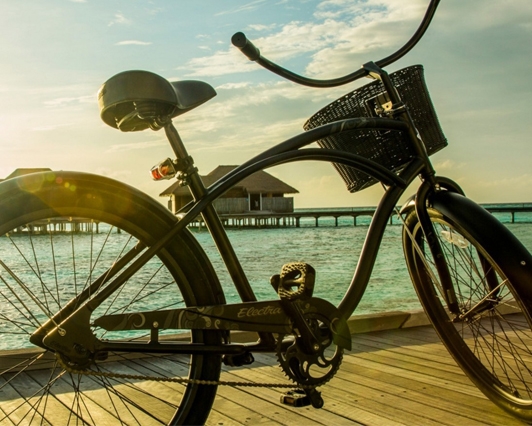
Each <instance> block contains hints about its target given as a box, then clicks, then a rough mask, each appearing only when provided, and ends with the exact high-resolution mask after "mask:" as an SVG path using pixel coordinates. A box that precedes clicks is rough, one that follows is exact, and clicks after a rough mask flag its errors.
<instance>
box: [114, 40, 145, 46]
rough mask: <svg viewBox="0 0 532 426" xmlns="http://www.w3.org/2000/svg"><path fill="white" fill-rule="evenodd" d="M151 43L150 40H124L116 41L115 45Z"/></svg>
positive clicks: (143, 44)
mask: <svg viewBox="0 0 532 426" xmlns="http://www.w3.org/2000/svg"><path fill="white" fill-rule="evenodd" d="M150 44H152V43H151V42H150V41H140V40H123V41H119V42H118V43H115V46H149V45H150Z"/></svg>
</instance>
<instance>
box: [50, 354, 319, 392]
mask: <svg viewBox="0 0 532 426" xmlns="http://www.w3.org/2000/svg"><path fill="white" fill-rule="evenodd" d="M56 358H57V360H58V363H59V365H60V366H61V367H62V368H63V369H64V370H65V371H67V372H68V373H71V374H83V375H85V376H95V377H105V378H111V379H129V380H152V381H155V382H170V383H179V384H192V385H210V386H233V387H259V388H260V387H262V388H283V389H289V388H291V389H293V388H294V387H298V388H300V389H313V388H315V386H310V385H299V384H297V383H292V384H288V383H254V382H234V381H227V380H199V379H188V378H183V377H179V378H172V377H157V376H146V375H142V374H120V373H109V372H105V371H101V372H97V371H94V370H79V369H76V368H73V367H71V366H69V365H68V364H67V363H65V362H64V361H63V359H61V357H60V356H57V357H56Z"/></svg>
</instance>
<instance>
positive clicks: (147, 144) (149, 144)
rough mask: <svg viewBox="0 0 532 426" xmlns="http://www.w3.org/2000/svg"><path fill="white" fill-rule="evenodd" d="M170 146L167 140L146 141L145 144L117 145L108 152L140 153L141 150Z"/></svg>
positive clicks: (112, 146)
mask: <svg viewBox="0 0 532 426" xmlns="http://www.w3.org/2000/svg"><path fill="white" fill-rule="evenodd" d="M165 145H168V142H167V141H166V140H165V139H158V140H155V141H145V142H135V143H125V144H115V145H111V147H110V148H109V149H108V150H107V151H106V152H108V153H111V152H126V151H138V150H141V149H150V148H154V147H157V146H165Z"/></svg>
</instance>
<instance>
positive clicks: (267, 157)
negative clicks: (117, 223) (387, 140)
mask: <svg viewBox="0 0 532 426" xmlns="http://www.w3.org/2000/svg"><path fill="white" fill-rule="evenodd" d="M437 4H438V0H433V1H432V2H431V4H430V6H429V8H428V9H427V12H426V14H425V17H424V19H423V22H422V23H421V25H420V27H419V28H418V30H417V32H416V33H415V34H414V36H413V37H412V38H411V39H410V40H409V42H408V43H407V44H406V45H405V46H403V48H401V49H400V50H399V51H398V52H396V53H395V54H393V55H391V56H390V57H388V58H385V59H384V60H381V61H378V62H377V63H372V62H370V63H367V64H365V65H364V66H363V67H362V69H361V70H359V71H357V72H355V73H353V74H352V75H350V76H346V78H344V79H341V80H342V82H335V84H334V85H338V84H345V83H346V82H348V81H353V80H355V79H357V78H360V77H362V76H371V77H372V78H374V79H379V80H381V81H382V83H383V85H384V88H385V90H386V92H387V94H388V96H389V99H390V101H391V103H392V111H394V118H381V117H375V118H353V119H347V120H342V121H338V122H333V123H330V124H326V125H323V126H320V127H318V128H315V129H312V130H309V131H307V132H305V133H302V134H299V135H297V136H295V137H293V138H290V139H288V140H286V141H285V142H282V143H280V144H278V145H276V146H274V147H272V148H270V149H268V150H266V151H264V152H263V153H261V154H259V155H257V156H255V157H254V158H252V159H251V160H249V161H247V162H246V163H244V164H242V165H241V166H239V167H237V168H236V169H234V170H233V171H232V172H231V173H229V174H228V175H226V176H225V177H223V178H222V179H220V180H219V181H218V182H216V183H214V184H213V185H212V186H211V187H209V188H205V186H204V185H203V183H202V181H201V178H200V176H199V174H198V171H197V169H196V168H195V167H194V164H193V160H192V158H191V157H190V156H189V155H188V152H187V150H186V148H185V145H184V143H183V141H182V140H181V138H180V136H179V134H178V132H177V130H176V129H175V127H174V126H173V124H172V121H171V118H170V117H166V118H163V117H157V118H156V122H154V123H153V126H154V127H153V128H161V127H164V129H165V133H166V136H167V138H168V140H169V142H170V145H171V147H172V149H173V151H174V153H175V155H176V157H177V161H176V165H177V171H179V172H180V179H181V180H182V181H183V182H184V183H185V184H187V185H188V187H189V189H190V192H191V194H192V196H193V200H194V201H193V202H191V203H189V205H187V206H185V207H184V208H183V209H181V210H180V211H179V212H178V215H179V217H180V220H179V221H178V222H177V223H176V224H175V226H174V227H173V229H171V230H170V232H168V233H167V234H166V235H165V237H163V238H162V239H161V240H159V241H158V242H156V243H155V244H154V245H152V246H151V247H149V248H146V249H145V250H143V251H142V253H141V254H140V255H139V254H138V252H139V251H140V250H135V251H132V252H131V253H128V254H126V256H125V258H126V259H128V260H132V263H131V264H130V265H129V266H127V267H126V268H125V269H124V270H120V267H121V266H122V264H117V265H114V266H113V267H111V268H110V270H108V271H107V272H106V273H105V274H103V275H102V276H101V277H100V278H99V279H98V280H96V281H95V283H94V284H93V286H94V285H98V288H100V287H101V288H102V290H101V291H100V292H99V294H98V295H97V296H95V297H93V298H91V299H90V300H87V299H88V297H87V295H84V294H82V295H80V296H79V297H78V298H76V299H75V300H73V303H71V304H68V305H67V306H66V307H65V308H63V309H62V310H61V311H59V312H58V313H57V314H56V315H54V317H53V318H52V319H50V320H49V321H48V322H47V323H46V324H45V325H43V326H42V327H41V328H40V329H39V330H37V331H36V332H35V333H34V335H33V336H32V342H33V343H34V344H36V345H39V346H42V347H46V346H49V347H50V345H51V344H52V342H53V341H55V340H56V339H57V340H59V339H58V335H59V334H60V332H61V327H59V326H58V324H59V323H61V326H62V327H71V328H74V327H76V328H77V329H78V330H79V329H80V328H81V329H83V330H84V331H85V332H86V333H85V334H86V335H87V338H86V341H85V342H84V346H85V347H86V348H88V349H89V350H91V351H96V350H113V349H114V350H126V351H135V350H136V349H135V348H134V346H135V345H131V344H129V345H127V344H122V343H117V344H113V345H111V346H109V344H103V343H102V342H100V341H98V340H97V339H96V338H95V337H94V336H93V335H92V333H90V329H89V321H88V320H87V318H90V313H91V312H93V311H94V310H95V309H96V308H97V307H98V306H99V305H100V304H101V303H102V302H103V301H104V300H105V299H106V298H108V297H110V296H111V295H112V294H113V293H114V292H115V291H117V290H118V289H119V288H120V287H121V286H122V285H123V284H124V283H125V282H126V281H127V280H128V279H129V278H130V277H132V276H133V275H134V274H135V273H136V272H137V271H138V270H139V269H140V268H141V267H142V266H143V265H144V264H145V263H146V262H147V261H148V260H149V259H151V258H152V257H153V256H155V255H156V254H157V253H158V252H159V251H160V250H163V249H164V247H165V245H166V244H168V243H169V242H170V241H172V239H173V238H174V237H175V236H177V235H178V233H179V232H182V231H183V230H184V229H185V228H186V226H187V225H189V224H190V223H191V222H192V221H193V220H195V218H196V217H197V216H198V215H202V217H203V220H204V221H205V224H206V226H207V228H208V229H209V232H210V234H211V235H212V238H213V240H214V242H215V245H216V246H217V248H218V250H219V252H220V254H221V257H222V259H223V262H224V264H225V266H226V267H227V270H228V272H229V274H230V276H231V279H232V281H233V283H234V286H235V288H236V290H237V291H238V294H239V296H240V298H241V300H242V302H243V303H261V302H257V299H256V296H255V294H254V292H253V289H252V288H251V286H250V284H249V280H248V279H247V276H246V274H245V273H244V270H243V268H242V266H241V264H240V261H239V259H238V257H237V255H236V253H235V251H234V249H233V247H232V245H231V243H230V241H229V238H228V236H227V234H226V232H225V230H224V228H223V225H222V223H221V220H220V218H219V216H218V214H217V213H216V211H215V209H214V207H213V201H214V200H216V199H217V198H218V197H220V196H221V195H223V194H224V193H225V192H226V191H228V190H229V189H230V188H231V187H232V186H234V185H235V184H237V183H238V182H239V181H241V180H242V179H244V178H246V177H248V176H250V175H251V174H253V173H255V172H257V171H260V170H263V169H266V168H269V167H273V166H277V165H281V164H287V163H291V162H297V161H309V160H313V161H327V162H331V163H337V164H342V165H345V166H350V167H353V168H356V169H358V170H360V171H362V172H364V173H366V174H368V175H370V176H371V177H373V178H374V179H376V180H377V181H380V182H381V183H382V184H383V185H384V186H385V187H386V191H385V194H384V196H383V197H382V199H381V201H380V203H379V205H378V207H377V210H376V212H375V214H374V216H373V219H372V221H371V225H370V227H369V229H368V233H367V235H366V240H365V243H364V246H363V248H362V252H361V256H360V258H359V261H358V264H357V268H356V270H355V273H354V276H353V279H352V281H351V283H350V285H349V287H348V289H347V292H346V294H345V295H344V297H343V299H342V301H341V302H340V304H339V306H338V307H337V308H334V309H335V314H334V315H335V316H337V317H339V318H341V319H342V321H343V322H344V323H345V321H346V320H347V318H349V317H350V316H351V315H352V313H353V312H354V310H355V309H356V307H357V305H358V303H359V301H360V299H361V298H362V295H363V294H364V291H365V289H366V286H367V284H368V282H369V279H370V276H371V273H372V270H373V266H374V263H375V260H376V256H377V253H378V250H379V247H380V243H381V240H382V237H383V235H384V230H385V228H386V226H387V223H388V219H389V217H390V216H391V215H392V213H393V210H394V208H396V206H397V203H398V201H399V199H400V197H401V196H402V195H403V193H404V191H405V189H406V188H407V186H408V185H409V184H410V183H411V182H412V181H413V180H414V179H415V178H416V177H417V176H418V175H421V177H422V179H423V180H424V182H425V184H426V185H425V187H427V185H428V188H436V187H437V186H438V182H437V180H436V178H435V172H434V169H433V167H432V164H431V162H430V159H429V157H428V154H427V152H426V150H425V147H424V144H423V141H421V140H420V139H419V136H418V132H417V130H416V128H415V125H414V123H413V121H412V118H411V117H410V115H409V113H408V110H407V108H406V107H405V105H404V104H403V103H402V101H401V99H400V96H399V94H398V93H397V91H396V89H395V87H394V85H393V83H392V81H391V80H390V77H389V76H388V74H387V73H386V72H385V71H384V70H382V69H381V68H380V65H387V64H389V63H391V62H394V61H395V60H397V59H398V58H400V57H401V56H403V55H404V54H406V53H407V52H408V51H409V50H410V49H411V48H412V47H413V46H414V45H415V44H416V43H417V41H419V39H420V38H421V36H422V35H423V33H424V32H425V30H426V28H427V27H428V25H429V23H430V20H431V19H432V16H433V15H434V12H435V9H436V7H437ZM242 36H243V35H242ZM243 37H244V40H245V36H243ZM245 41H246V44H245V45H244V46H243V47H241V46H239V47H241V49H242V50H243V51H244V53H246V49H247V50H249V49H250V46H251V47H252V48H253V49H256V48H254V46H253V45H252V44H250V43H249V42H248V41H247V40H245ZM253 49H251V50H252V53H253V54H255V53H258V50H257V52H253ZM248 53H249V52H248ZM248 56H249V55H248ZM252 59H253V60H257V61H259V63H261V64H262V65H263V66H265V65H264V64H263V63H262V62H261V61H262V60H263V58H262V57H261V56H260V54H259V56H258V57H257V58H252ZM268 67H269V69H270V68H274V69H275V70H277V71H279V70H280V69H281V70H283V69H282V68H280V67H278V66H276V65H275V64H272V63H268ZM274 69H272V70H274ZM275 70H274V72H277V71H275ZM285 71H286V70H285ZM280 74H281V75H283V76H285V77H286V75H284V74H283V73H280ZM290 79H292V80H294V81H297V82H299V83H302V84H307V85H316V84H315V82H314V81H312V82H310V83H311V84H308V83H309V82H308V81H304V82H302V81H301V79H300V77H298V76H296V75H293V74H290ZM336 83H338V84H336ZM324 87H328V86H324ZM130 115H131V114H130ZM362 129H375V130H390V131H399V132H403V133H405V134H406V138H407V139H408V140H409V141H410V142H411V144H412V147H413V149H414V153H415V157H414V158H413V159H412V160H411V161H410V162H409V163H408V164H407V165H406V166H405V167H404V169H403V170H402V171H401V172H400V173H399V174H396V173H394V172H392V171H390V170H388V169H387V168H385V167H384V166H382V165H380V164H378V163H376V162H373V161H371V160H368V159H367V158H364V157H362V156H359V155H354V154H350V153H346V152H338V151H336V150H330V149H323V148H319V149H316V148H308V145H310V144H311V143H313V142H316V141H318V140H319V139H321V138H324V137H327V136H330V135H333V134H337V133H340V132H346V131H356V130H362ZM448 186H450V187H453V186H454V184H451V185H448ZM430 192H431V191H430V189H428V190H425V191H424V192H423V193H422V195H421V197H418V199H417V203H418V205H424V204H423V203H424V202H425V200H426V197H427V196H428V194H429V193H430ZM426 227H427V232H430V227H431V225H430V221H429V222H428V223H427V224H426ZM424 228H425V226H424ZM432 249H433V251H434V252H435V253H437V252H438V247H432ZM126 263H127V262H124V263H123V264H126ZM118 271H120V274H118ZM102 286H104V287H102ZM84 298H85V299H84ZM222 299H223V296H221V298H220V300H219V301H218V302H219V303H220V304H225V300H222ZM79 302H86V303H85V304H84V305H83V306H82V307H81V308H79V309H77V310H76V306H80V304H79ZM225 306H226V307H227V309H228V311H227V313H226V315H228V319H233V318H232V317H231V315H234V312H235V310H234V309H233V310H232V311H231V306H232V305H225ZM234 306H237V307H239V306H240V305H234ZM331 306H332V305H331ZM286 308H287V306H285V310H286ZM194 309H195V308H194V307H189V308H187V310H188V311H189V312H192V311H194V312H195V313H196V314H199V310H194ZM198 309H199V308H198ZM174 314H175V312H174ZM289 316H290V315H289ZM65 318H67V319H66V320H65V321H63V319H65ZM97 321H98V320H97ZM99 321H100V323H99V325H102V323H104V322H106V321H107V322H108V323H113V318H110V317H107V318H104V319H101V320H99ZM345 324H346V323H345ZM174 325H176V324H174ZM262 325H263V326H264V327H263V328H264V330H261V329H260V327H259V326H257V324H255V325H252V326H248V328H249V329H250V330H251V331H258V332H259V335H260V337H261V342H262V343H263V344H262V345H261V344H260V343H259V348H262V349H263V350H271V348H272V345H273V344H274V339H273V337H272V336H271V334H269V333H272V332H278V333H283V332H284V329H283V328H282V327H280V328H278V329H275V327H274V328H273V329H271V328H270V329H268V327H266V326H265V320H263V323H262ZM111 326H112V325H111ZM345 327H346V326H345ZM177 328H179V327H177ZM228 329H231V328H230V327H229V328H228ZM241 329H245V328H241ZM72 331H74V330H72ZM261 331H264V332H261ZM68 334H69V335H75V333H74V332H69V333H68ZM340 334H341V333H340ZM343 337H345V339H346V340H347V337H346V336H345V335H344V336H343ZM64 340H65V339H63V341H64ZM153 340H154V341H157V338H156V336H154V339H153ZM116 345H118V346H116ZM155 346H156V345H155ZM155 346H154V348H153V350H155V351H158V350H159V349H160V348H158V347H155ZM189 346H190V345H189ZM151 349H152V348H151V347H150V350H151ZM138 350H140V349H138ZM142 350H146V346H145V345H142ZM197 350H198V351H201V349H197ZM227 350H228V349H220V348H203V351H207V352H208V351H216V352H220V353H227V352H225V351H227ZM255 350H257V349H255ZM170 351H171V352H188V353H191V352H193V351H194V350H193V349H192V346H190V347H189V349H185V348H183V347H180V348H178V347H173V348H172V349H171V350H170ZM73 356H75V355H73Z"/></svg>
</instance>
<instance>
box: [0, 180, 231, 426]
mask: <svg viewBox="0 0 532 426" xmlns="http://www.w3.org/2000/svg"><path fill="white" fill-rule="evenodd" d="M176 220H177V219H176V218H175V217H174V216H173V215H172V214H170V212H169V211H168V210H167V209H165V208H164V207H163V206H162V205H160V204H159V203H157V202H155V201H154V200H152V199H151V198H149V197H147V196H144V195H143V194H141V193H139V192H138V191H136V190H134V189H133V188H129V187H127V186H126V185H123V184H120V183H118V182H115V181H112V180H109V179H105V178H102V177H98V176H93V175H86V174H79V173H67V172H61V173H45V174H33V175H28V176H23V177H21V178H18V179H11V180H7V181H5V182H3V183H2V184H0V401H1V403H0V424H15V425H26V424H50V425H61V426H63V425H67V424H69V425H70V424H83V425H103V424H113V425H115V424H118V425H119V424H141V425H152V424H168V423H170V424H202V423H204V422H205V421H206V419H207V416H208V415H209V411H210V408H211V405H212V403H213V400H214V397H215V394H216V386H215V385H211V384H205V385H201V384H198V381H199V380H206V381H210V382H213V383H217V380H218V378H219V373H220V369H221V360H220V357H219V356H217V355H194V356H184V355H183V356H177V355H173V356H172V355H168V354H159V355H153V354H150V353H136V354H128V353H109V354H108V357H107V359H103V358H102V359H97V360H93V362H91V363H90V365H84V366H82V367H81V369H79V368H76V369H69V368H68V366H66V364H65V362H64V361H65V360H64V358H63V357H62V355H61V354H60V353H58V352H60V350H61V349H60V348H59V347H58V349H57V351H56V352H54V351H51V350H47V349H46V346H45V345H38V346H35V345H33V344H32V343H31V342H30V336H31V335H32V334H33V333H34V332H35V330H37V329H38V328H39V327H40V326H42V325H43V324H44V323H45V322H46V321H48V320H50V318H53V315H54V314H55V313H56V312H57V311H58V310H59V309H62V308H64V307H65V305H66V304H67V303H69V301H71V300H73V299H74V298H78V305H81V304H83V303H87V302H89V301H91V300H93V299H94V298H95V297H98V295H100V294H101V293H102V291H103V290H104V289H105V285H102V286H99V285H98V286H96V287H94V285H93V283H95V282H96V280H97V279H98V278H99V277H101V276H104V275H105V274H106V273H107V272H106V271H108V270H109V268H110V266H111V265H113V264H117V263H119V262H121V259H125V258H126V256H128V255H127V253H128V252H130V250H131V249H132V248H133V247H138V245H139V244H140V245H144V246H149V245H151V244H153V243H154V242H155V241H157V238H161V237H162V236H164V235H166V234H167V233H168V232H169V230H170V228H171V226H173V225H174V224H175V222H176ZM209 265H210V263H209V261H208V259H207V258H206V257H205V255H204V252H203V251H202V250H201V248H200V247H199V246H198V244H197V242H196V241H195V240H194V239H193V237H192V236H191V235H190V234H189V233H188V232H187V231H186V230H185V231H183V232H181V233H180V234H179V235H178V236H177V237H176V238H175V239H174V240H173V241H172V243H170V244H169V245H168V246H167V247H166V249H165V250H162V251H161V252H160V253H159V255H158V256H156V257H154V258H152V259H151V260H150V261H149V262H148V263H147V264H145V265H144V266H143V267H142V268H141V269H140V270H139V271H138V272H137V273H136V274H135V275H134V276H132V277H131V278H129V279H128V280H127V281H126V282H125V284H123V285H122V287H120V288H119V289H118V290H117V291H116V292H115V293H113V294H112V295H110V296H109V297H107V299H106V300H105V301H104V302H103V303H102V304H101V305H100V306H99V307H98V308H97V309H96V310H95V311H94V312H93V314H92V317H91V319H90V324H87V327H89V326H90V332H91V333H93V334H94V335H95V336H96V337H97V338H99V339H102V340H120V341H124V340H127V341H134V342H136V343H139V342H141V343H142V342H144V343H146V342H147V341H149V340H150V339H151V336H150V333H149V332H148V333H147V334H146V333H145V331H139V332H133V331H126V332H106V331H105V330H103V329H100V328H99V327H97V326H96V325H94V320H95V319H96V318H98V317H99V316H102V315H109V314H128V313H133V312H139V311H152V310H159V309H173V308H180V307H183V306H189V305H212V304H217V303H223V295H222V293H221V289H220V286H219V283H218V282H217V279H216V275H215V274H214V272H213V271H212V269H211V268H210V267H209ZM89 289H90V290H89ZM79 332H80V333H81V332H82V331H81V330H80V331H79ZM177 333H178V332H177V331H173V332H172V331H167V334H166V335H162V332H161V336H160V339H161V340H163V339H165V340H180V341H182V340H191V341H193V342H195V343H205V344H208V345H219V344H220V343H221V338H220V335H219V334H218V333H217V332H212V331H211V332H209V331H201V330H198V331H194V332H189V333H181V334H177ZM41 340H42V339H41ZM32 341H33V340H32ZM79 371H82V372H79ZM176 378H184V379H190V382H189V383H187V382H178V381H177V380H176Z"/></svg>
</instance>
